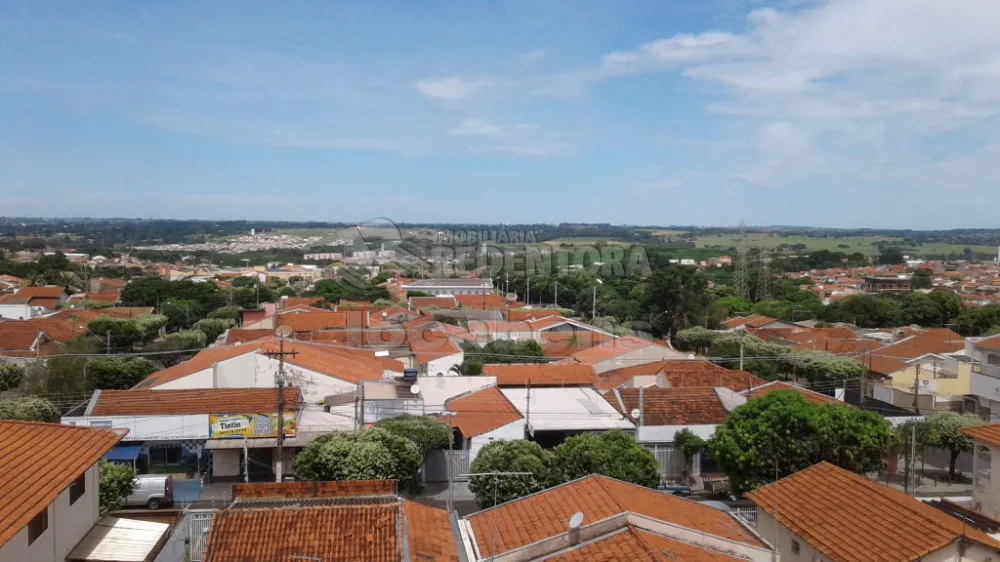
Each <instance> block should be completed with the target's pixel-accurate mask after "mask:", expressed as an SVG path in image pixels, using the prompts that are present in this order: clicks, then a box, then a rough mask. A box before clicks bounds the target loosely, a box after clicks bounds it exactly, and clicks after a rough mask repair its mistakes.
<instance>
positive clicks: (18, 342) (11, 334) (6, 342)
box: [0, 322, 39, 356]
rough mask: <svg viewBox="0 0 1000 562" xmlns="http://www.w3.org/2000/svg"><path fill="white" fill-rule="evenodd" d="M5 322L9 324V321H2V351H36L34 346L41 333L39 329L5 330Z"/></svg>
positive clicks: (0, 338)
mask: <svg viewBox="0 0 1000 562" xmlns="http://www.w3.org/2000/svg"><path fill="white" fill-rule="evenodd" d="M4 324H8V322H2V323H0V352H13V351H17V352H29V353H31V354H34V353H35V350H34V349H33V348H32V346H33V345H35V342H36V341H38V336H39V333H38V332H37V331H35V330H30V331H23V330H18V331H14V330H4ZM6 355H8V356H10V355H11V354H9V353H8V354H6Z"/></svg>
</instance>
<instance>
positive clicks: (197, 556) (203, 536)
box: [185, 509, 214, 562]
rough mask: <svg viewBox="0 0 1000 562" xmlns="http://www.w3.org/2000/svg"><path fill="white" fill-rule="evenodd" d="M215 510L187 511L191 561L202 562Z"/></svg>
mask: <svg viewBox="0 0 1000 562" xmlns="http://www.w3.org/2000/svg"><path fill="white" fill-rule="evenodd" d="M213 513H214V510H211V509H198V510H192V511H189V512H187V515H186V516H185V519H187V526H188V527H187V529H188V549H189V550H188V559H190V560H191V562H201V560H202V555H203V554H204V552H205V541H206V540H207V539H208V526H209V524H210V523H211V522H212V514H213Z"/></svg>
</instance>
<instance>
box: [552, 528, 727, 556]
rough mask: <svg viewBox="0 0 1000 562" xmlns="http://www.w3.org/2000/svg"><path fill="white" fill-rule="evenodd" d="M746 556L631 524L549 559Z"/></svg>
mask: <svg viewBox="0 0 1000 562" xmlns="http://www.w3.org/2000/svg"><path fill="white" fill-rule="evenodd" d="M736 560H745V559H744V558H737V557H734V556H730V555H728V554H725V553H722V552H718V551H714V550H708V549H705V548H701V547H699V546H695V545H692V544H687V543H683V542H679V541H676V540H672V539H669V538H667V537H662V536H660V535H655V534H653V533H649V532H646V531H643V530H640V529H636V528H633V527H629V528H626V529H623V530H622V531H621V532H618V533H615V534H613V535H611V536H608V537H605V538H602V539H598V540H596V541H593V542H589V543H586V544H584V545H583V546H581V547H580V548H577V549H575V550H571V551H569V552H566V553H564V554H560V555H558V556H555V557H552V558H546V561H547V562H680V561H683V562H734V561H736Z"/></svg>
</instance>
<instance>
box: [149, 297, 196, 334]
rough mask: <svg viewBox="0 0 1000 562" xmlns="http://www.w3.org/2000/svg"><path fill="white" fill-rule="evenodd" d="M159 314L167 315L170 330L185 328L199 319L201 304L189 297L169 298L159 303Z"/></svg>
mask: <svg viewBox="0 0 1000 562" xmlns="http://www.w3.org/2000/svg"><path fill="white" fill-rule="evenodd" d="M159 312H160V314H162V315H164V316H166V317H167V329H168V330H170V331H172V332H173V331H178V330H187V329H188V328H191V327H192V326H194V324H195V322H197V321H198V320H200V319H201V317H202V316H203V311H202V308H201V304H199V303H198V302H197V301H194V300H191V299H170V300H168V301H166V302H164V303H162V304H161V305H160V310H159Z"/></svg>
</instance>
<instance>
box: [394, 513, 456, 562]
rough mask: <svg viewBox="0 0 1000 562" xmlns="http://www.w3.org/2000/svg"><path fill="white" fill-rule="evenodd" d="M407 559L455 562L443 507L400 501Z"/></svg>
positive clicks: (453, 543)
mask: <svg viewBox="0 0 1000 562" xmlns="http://www.w3.org/2000/svg"><path fill="white" fill-rule="evenodd" d="M402 504H403V514H404V516H405V517H406V534H407V538H408V539H409V545H410V560H434V561H437V562H458V548H457V547H456V545H455V536H454V534H453V533H452V531H451V520H450V519H449V518H448V512H447V511H445V510H443V509H437V508H434V507H428V506H426V505H423V504H419V503H417V502H412V501H408V500H403V502H402Z"/></svg>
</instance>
